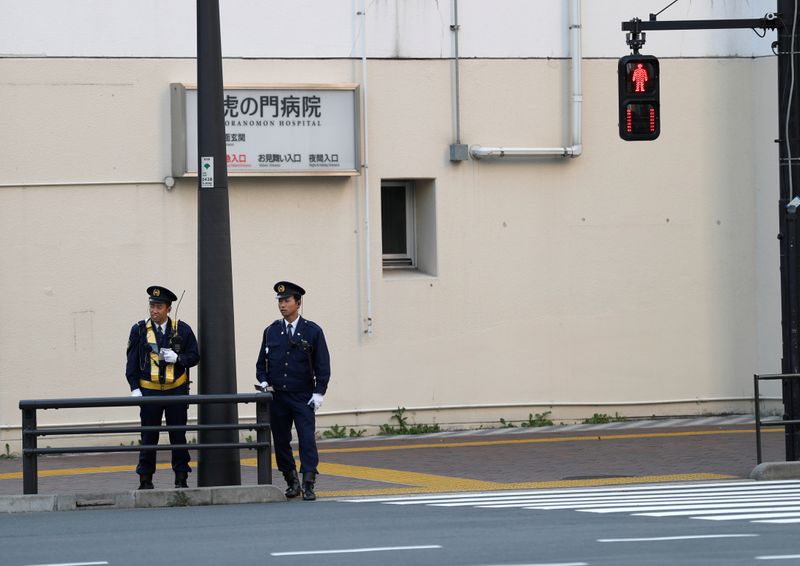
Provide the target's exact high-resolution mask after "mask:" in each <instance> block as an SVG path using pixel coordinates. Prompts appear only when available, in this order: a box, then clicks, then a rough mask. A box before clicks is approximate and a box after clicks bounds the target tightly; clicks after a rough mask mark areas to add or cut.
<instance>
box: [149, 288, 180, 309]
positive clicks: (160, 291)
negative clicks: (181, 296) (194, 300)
mask: <svg viewBox="0 0 800 566" xmlns="http://www.w3.org/2000/svg"><path fill="white" fill-rule="evenodd" d="M147 294H148V295H150V302H151V303H166V304H168V305H171V304H172V301H177V300H178V297H176V296H175V293H173V292H172V291H170V290H169V289H167V288H166V287H161V286H159V285H153V286H151V287H148V288H147Z"/></svg>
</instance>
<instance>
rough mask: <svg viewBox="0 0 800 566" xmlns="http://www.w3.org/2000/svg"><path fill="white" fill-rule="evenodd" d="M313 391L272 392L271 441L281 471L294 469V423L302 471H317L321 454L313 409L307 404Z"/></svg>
mask: <svg viewBox="0 0 800 566" xmlns="http://www.w3.org/2000/svg"><path fill="white" fill-rule="evenodd" d="M310 399H311V394H310V393H294V392H286V391H275V392H274V393H273V394H272V406H271V408H270V410H271V414H270V416H271V419H270V424H271V426H272V443H273V445H274V449H275V460H276V461H277V463H278V469H279V470H280V471H281V472H291V471H292V470H295V469H297V468H295V463H294V456H293V455H292V446H291V442H292V423H294V427H295V429H296V430H297V440H298V443H299V444H300V473H301V474H303V473H306V472H313V473H315V474H316V473H317V464H319V454H318V453H317V439H316V438H315V437H314V429H315V426H316V425H315V419H314V409H313V408H311V407H309V406H308V401H309V400H310Z"/></svg>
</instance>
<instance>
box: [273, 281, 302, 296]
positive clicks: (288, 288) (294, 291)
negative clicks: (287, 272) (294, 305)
mask: <svg viewBox="0 0 800 566" xmlns="http://www.w3.org/2000/svg"><path fill="white" fill-rule="evenodd" d="M273 289H275V293H276V295H275V298H276V299H286V298H288V297H302V296H303V295H305V294H306V290H305V289H303V288H302V287H301V286H300V285H297V284H295V283H291V282H290V281H278V282H277V283H275V286H274V287H273Z"/></svg>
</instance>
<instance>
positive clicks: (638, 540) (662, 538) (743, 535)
mask: <svg viewBox="0 0 800 566" xmlns="http://www.w3.org/2000/svg"><path fill="white" fill-rule="evenodd" d="M757 536H758V535H756V534H731V535H685V536H675V537H650V538H599V539H597V542H648V541H656V540H689V539H700V538H740V537H757Z"/></svg>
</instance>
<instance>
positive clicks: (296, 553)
mask: <svg viewBox="0 0 800 566" xmlns="http://www.w3.org/2000/svg"><path fill="white" fill-rule="evenodd" d="M431 548H442V547H441V546H440V545H438V544H428V545H424V546H379V547H375V548H342V549H340V550H298V551H294V552H270V555H271V556H302V555H307V554H350V553H354V552H386V551H394V550H426V549H431Z"/></svg>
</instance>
